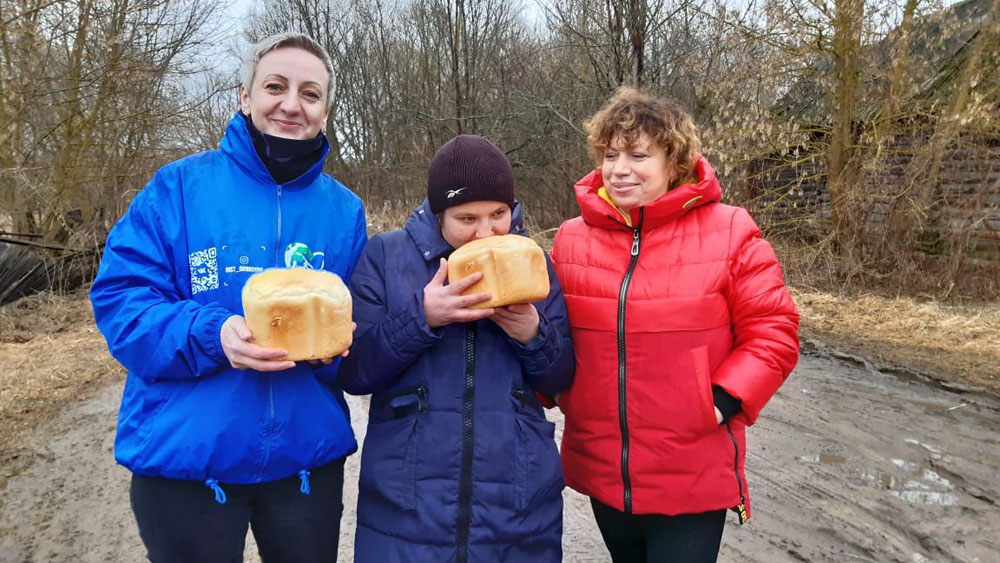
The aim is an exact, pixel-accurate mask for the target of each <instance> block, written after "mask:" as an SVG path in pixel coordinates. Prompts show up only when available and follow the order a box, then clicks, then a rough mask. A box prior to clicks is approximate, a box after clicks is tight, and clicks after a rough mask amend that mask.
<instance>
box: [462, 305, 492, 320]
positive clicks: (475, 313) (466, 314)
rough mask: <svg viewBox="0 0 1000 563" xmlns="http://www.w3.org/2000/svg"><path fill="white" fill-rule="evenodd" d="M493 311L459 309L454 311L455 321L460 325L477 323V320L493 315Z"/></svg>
mask: <svg viewBox="0 0 1000 563" xmlns="http://www.w3.org/2000/svg"><path fill="white" fill-rule="evenodd" d="M494 311H495V309H492V308H491V309H459V310H456V311H455V321H454V322H460V323H467V322H471V321H478V320H479V319H485V318H486V317H489V316H490V315H492V314H493V312H494Z"/></svg>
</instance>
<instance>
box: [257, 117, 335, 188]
mask: <svg viewBox="0 0 1000 563" xmlns="http://www.w3.org/2000/svg"><path fill="white" fill-rule="evenodd" d="M240 115H242V116H243V119H245V120H246V122H247V129H248V130H249V131H250V138H251V139H252V140H253V148H254V149H255V150H256V151H257V156H259V157H260V160H261V162H263V163H264V166H265V167H267V171H268V172H269V173H270V174H271V178H274V181H275V182H277V183H279V184H284V183H286V182H291V181H292V180H294V179H296V178H298V177H299V176H301V175H302V174H304V173H305V171H306V170H309V168H310V167H311V166H312V165H313V164H316V161H318V160H319V159H320V158H322V157H323V139H324V136H323V132H322V131H320V133H319V135H316V136H315V137H313V138H312V139H304V140H300V139H284V138H282V137H275V136H274V135H268V134H267V133H261V132H260V130H259V129H257V126H256V125H254V124H253V120H251V119H250V117H249V116H247V115H244V114H243V112H240Z"/></svg>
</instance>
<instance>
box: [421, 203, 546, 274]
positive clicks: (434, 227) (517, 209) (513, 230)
mask: <svg viewBox="0 0 1000 563" xmlns="http://www.w3.org/2000/svg"><path fill="white" fill-rule="evenodd" d="M403 229H404V230H405V231H406V233H407V234H408V235H410V238H411V239H413V243H414V244H415V245H417V248H418V249H420V254H422V255H423V257H424V260H427V261H428V262H430V261H431V260H437V259H438V258H440V257H441V256H444V255H445V254H448V253H450V252H451V251H452V250H454V249H453V248H452V247H451V245H450V244H448V242H447V241H446V240H444V237H443V236H441V227H440V226H439V225H438V220H437V216H435V215H434V213H433V212H432V211H431V205H430V203H429V202H428V201H427V199H424V202H423V203H421V204H420V207H417V208H416V209H414V210H413V213H411V214H410V218H409V219H407V220H406V225H404V226H403ZM508 234H511V235H524V236H527V233H526V232H525V229H524V217H523V215H522V213H521V202H520V201H517V200H514V209H512V210H511V213H510V232H509V233H508Z"/></svg>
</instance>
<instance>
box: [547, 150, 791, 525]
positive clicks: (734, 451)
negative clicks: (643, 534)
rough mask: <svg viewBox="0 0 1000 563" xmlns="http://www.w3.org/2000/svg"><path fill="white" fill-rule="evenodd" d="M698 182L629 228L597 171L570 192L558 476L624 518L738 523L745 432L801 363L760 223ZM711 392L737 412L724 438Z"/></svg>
mask: <svg viewBox="0 0 1000 563" xmlns="http://www.w3.org/2000/svg"><path fill="white" fill-rule="evenodd" d="M694 172H695V174H696V176H697V178H698V181H697V183H692V184H686V185H682V186H679V187H677V188H675V189H673V190H671V191H669V192H667V193H666V194H665V195H664V196H662V197H660V198H659V199H657V200H656V201H654V202H653V203H651V204H650V205H647V206H644V207H640V208H636V209H632V210H631V212H630V217H629V218H628V219H626V218H625V216H623V215H622V214H621V213H620V212H619V211H618V210H617V209H616V208H615V207H613V206H612V205H611V204H610V202H609V200H607V199H605V198H606V196H603V190H602V189H601V186H602V183H603V182H602V180H601V175H600V172H594V173H591V174H590V175H588V176H586V177H585V178H583V179H582V180H581V181H580V182H579V183H578V184H577V185H576V198H577V201H578V202H579V204H580V208H581V210H582V216H581V217H577V218H575V219H571V220H569V221H567V222H566V223H564V224H563V225H562V227H560V229H559V232H558V234H556V239H555V248H554V249H553V251H552V259H553V261H554V262H555V264H556V269H557V271H558V274H559V279H560V280H561V282H562V285H563V291H564V294H565V297H566V304H567V306H568V308H569V318H570V325H571V327H572V336H573V347H574V349H575V351H576V360H577V368H576V376H575V379H574V383H573V385H572V387H570V388H569V390H568V391H566V392H564V393H563V394H562V395H561V396H560V398H559V406H560V408H561V409H562V410H563V412H564V413H565V415H566V428H565V432H564V434H563V441H562V458H563V468H564V470H565V476H566V484H567V485H569V486H570V487H572V488H574V489H576V490H577V491H580V492H581V493H583V494H585V495H589V496H592V497H595V498H596V499H597V500H599V501H601V502H602V503H604V504H607V505H609V506H613V507H615V508H617V509H618V510H622V511H624V512H627V513H634V514H648V513H658V514H684V513H695V512H705V511H709V510H717V509H720V508H732V509H734V510H736V511H737V512H738V513H739V515H740V521H741V522H745V521H746V519H747V518H748V517H749V507H748V503H747V491H746V478H745V476H744V472H743V468H744V461H745V457H746V456H745V451H744V446H745V443H746V440H745V434H744V429H745V427H746V425H749V424H753V422H754V421H755V420H756V419H757V415H758V413H759V412H760V410H761V408H762V407H763V406H764V404H765V403H767V401H768V399H770V398H771V396H772V395H773V394H774V393H775V391H777V389H778V387H780V386H781V384H782V383H783V382H784V380H785V378H786V377H787V376H788V374H789V372H791V370H792V368H793V367H794V366H795V363H796V361H797V360H798V321H799V317H798V313H797V312H796V310H795V305H794V303H793V302H792V299H791V297H790V296H789V294H788V291H787V289H786V288H785V285H784V281H783V280H782V275H781V269H780V267H779V265H778V260H777V258H776V257H775V255H774V251H773V250H772V249H771V245H770V244H768V243H767V242H766V241H765V240H763V239H762V238H761V233H760V230H759V229H758V228H757V225H756V224H755V223H754V221H753V219H751V218H750V215H749V214H748V213H747V212H746V210H744V209H742V208H738V207H732V206H728V205H722V204H720V203H717V202H718V200H719V197H720V196H721V195H722V190H721V189H720V187H719V182H718V180H717V179H716V178H715V173H714V172H713V170H712V168H711V166H710V165H709V164H708V161H706V160H705V159H704V158H701V159H699V161H698V163H697V165H696V167H695V171H694ZM602 196H603V197H602ZM629 224H630V225H634V227H632V226H629ZM712 385H719V386H721V387H722V388H723V389H724V390H726V391H727V392H728V393H729V394H730V395H732V396H733V397H735V398H737V399H740V401H742V409H741V411H740V412H739V413H737V414H736V415H734V416H733V417H732V418H731V419H730V421H729V422H728V423H727V424H724V425H719V424H717V423H716V419H715V409H714V404H713V400H712Z"/></svg>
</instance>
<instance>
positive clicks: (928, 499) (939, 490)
mask: <svg viewBox="0 0 1000 563" xmlns="http://www.w3.org/2000/svg"><path fill="white" fill-rule="evenodd" d="M892 465H893V466H894V467H896V468H897V469H899V470H901V471H904V472H906V473H909V474H910V476H908V477H899V476H895V475H892V474H889V473H886V472H882V471H877V470H873V469H864V470H862V471H861V482H862V483H863V484H865V485H867V486H869V487H873V488H876V489H888V490H889V493H890V494H891V495H892V496H894V497H896V498H900V499H903V500H905V501H906V502H909V503H912V504H922V505H926V506H954V505H955V504H956V498H955V495H954V493H951V492H949V491H951V490H952V489H953V486H952V484H951V481H949V480H948V479H945V478H944V477H942V476H941V475H939V474H938V473H937V472H936V471H932V470H930V469H924V470H922V471H921V469H920V467H919V465H917V464H916V463H913V462H912V461H906V460H903V459H893V460H892ZM935 489H936V490H935Z"/></svg>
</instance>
